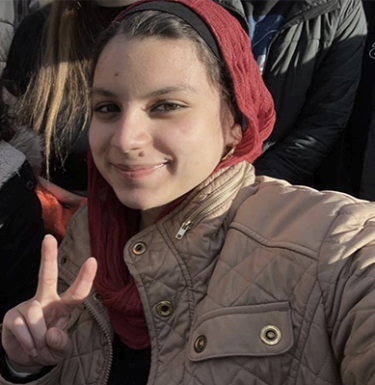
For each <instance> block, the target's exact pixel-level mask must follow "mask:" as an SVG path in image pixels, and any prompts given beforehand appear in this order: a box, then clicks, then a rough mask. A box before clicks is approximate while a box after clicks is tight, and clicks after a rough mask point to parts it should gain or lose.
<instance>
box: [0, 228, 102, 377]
mask: <svg viewBox="0 0 375 385" xmlns="http://www.w3.org/2000/svg"><path fill="white" fill-rule="evenodd" d="M96 269H97V263H96V260H95V259H94V258H89V259H88V260H87V261H86V262H85V263H84V265H83V266H82V267H81V270H80V271H79V274H78V276H77V278H76V280H75V281H74V283H73V284H72V286H70V287H69V289H68V290H67V291H66V292H65V293H64V294H62V295H59V294H58V293H57V280H58V266H57V242H56V239H55V238H54V237H53V236H51V235H47V236H46V237H45V238H44V241H43V245H42V260H41V265H40V270H39V281H38V288H37V292H36V295H35V296H34V297H33V298H31V299H30V300H29V301H26V302H23V303H21V304H20V305H18V306H16V307H15V308H13V309H11V310H10V311H9V312H8V313H7V314H6V315H5V318H4V323H3V333H2V344H3V347H4V349H5V351H6V353H7V355H8V359H9V360H10V363H11V364H12V366H13V367H14V368H15V369H16V370H18V371H21V372H28V373H32V372H35V371H39V370H40V368H41V367H43V366H50V365H56V364H57V363H59V362H61V361H62V360H63V359H64V358H65V357H66V355H67V354H68V352H69V350H70V345H71V342H70V339H69V337H68V334H67V333H66V329H67V326H68V322H69V317H70V314H71V313H72V311H73V310H74V309H75V308H76V307H78V306H79V305H80V304H81V303H82V302H83V301H84V300H85V299H86V298H87V296H88V295H89V293H90V290H91V287H92V284H93V281H94V278H95V274H96Z"/></svg>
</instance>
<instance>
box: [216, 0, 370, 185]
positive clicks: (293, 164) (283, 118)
mask: <svg viewBox="0 0 375 385" xmlns="http://www.w3.org/2000/svg"><path fill="white" fill-rule="evenodd" d="M215 1H217V2H218V3H219V4H221V5H223V6H224V7H227V8H228V9H229V10H231V11H232V12H233V13H236V14H237V15H240V14H242V15H243V17H242V20H243V19H246V21H247V22H248V24H249V36H250V38H251V42H252V52H253V54H254V57H255V59H256V61H257V63H258V65H259V68H260V71H261V72H262V76H263V79H264V82H265V83H266V86H267V88H268V89H269V91H270V92H271V94H272V96H273V99H274V102H275V108H276V116H277V119H276V124H275V128H274V130H273V132H272V134H271V136H270V137H269V138H268V139H267V141H266V142H265V144H264V154H263V155H262V156H261V157H259V158H258V159H257V160H256V162H255V166H256V171H257V173H258V175H268V176H272V177H275V178H281V179H285V180H287V181H288V182H290V183H292V184H309V185H311V184H313V185H315V186H316V187H319V188H324V187H327V185H328V182H327V180H330V181H331V179H332V178H333V176H332V175H337V172H336V168H337V162H336V161H333V160H332V159H330V158H327V157H328V156H329V155H330V154H331V153H332V152H334V149H335V147H336V146H338V143H339V142H340V139H341V137H342V135H343V134H344V131H345V127H346V124H347V121H348V118H349V116H350V112H351V109H352V107H353V103H354V98H355V93H356V88H357V85H358V81H359V77H360V69H361V57H362V52H363V46H364V42H365V38H366V20H365V15H364V12H363V8H362V4H361V1H360V0H323V1H320V0H298V1H283V0H261V1H260V0H251V1H238V0H233V1H222V0H215ZM322 165H323V166H322ZM322 169H323V171H322Z"/></svg>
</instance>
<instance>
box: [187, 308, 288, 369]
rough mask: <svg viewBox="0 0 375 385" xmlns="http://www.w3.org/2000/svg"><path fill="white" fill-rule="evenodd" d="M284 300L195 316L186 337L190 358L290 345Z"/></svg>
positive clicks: (274, 350)
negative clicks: (188, 334)
mask: <svg viewBox="0 0 375 385" xmlns="http://www.w3.org/2000/svg"><path fill="white" fill-rule="evenodd" d="M293 343H294V339H293V328H292V320H291V311H290V307H289V303H288V302H286V301H285V302H274V303H267V304H262V305H251V306H238V307H232V308H225V309H219V310H213V311H211V312H209V313H206V314H204V315H203V316H202V317H201V318H199V319H198V320H197V323H196V325H195V327H194V328H193V332H192V334H191V337H190V341H189V347H188V355H189V359H190V360H191V361H196V362H199V361H203V360H207V359H210V358H220V357H231V356H242V357H256V356H275V355H279V354H283V353H285V352H287V351H288V350H290V349H291V347H292V346H293Z"/></svg>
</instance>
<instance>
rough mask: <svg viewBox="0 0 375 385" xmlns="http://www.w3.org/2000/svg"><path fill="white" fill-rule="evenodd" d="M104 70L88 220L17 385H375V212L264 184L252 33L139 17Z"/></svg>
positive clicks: (261, 110) (10, 342)
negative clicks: (258, 169)
mask: <svg viewBox="0 0 375 385" xmlns="http://www.w3.org/2000/svg"><path fill="white" fill-rule="evenodd" d="M94 64H95V69H94V73H93V81H92V88H91V95H92V96H91V106H92V111H93V114H92V119H91V126H90V133H89V141H90V156H89V158H88V159H89V194H88V205H87V206H83V207H82V208H81V209H80V210H79V212H78V213H77V214H76V215H75V217H74V218H73V219H72V221H71V223H70V226H69V230H68V234H67V236H66V237H65V239H64V241H63V243H62V244H61V246H60V249H59V251H58V250H57V244H56V241H55V240H54V239H53V237H51V236H47V237H46V238H45V241H44V244H43V253H42V254H43V256H42V265H41V269H40V279H39V284H38V288H37V291H36V295H35V297H34V298H32V299H31V300H29V301H27V302H24V303H23V304H21V305H19V306H17V307H16V308H14V309H12V310H10V311H9V312H8V313H7V315H6V317H5V320H4V323H3V331H2V345H3V348H4V352H3V353H2V354H0V358H1V359H2V362H1V365H0V371H1V375H2V377H0V384H1V385H5V384H6V385H9V384H10V383H17V382H22V383H28V382H31V383H32V384H33V385H41V384H53V385H62V384H64V385H71V384H79V385H86V384H98V385H105V384H110V385H114V384H130V385H133V384H137V385H145V384H148V385H165V384H168V385H177V384H179V385H202V384H205V385H206V384H215V385H229V384H272V385H284V384H286V383H288V382H289V383H293V384H294V385H310V384H315V385H327V384H335V385H336V384H341V385H363V384H366V385H373V384H374V378H375V366H374V350H373V349H372V348H371V347H372V346H373V345H374V343H375V334H374V332H373V325H374V322H375V311H374V310H375V301H374V297H375V278H374V277H375V260H374V253H375V226H374V224H375V204H373V203H370V202H363V201H359V200H356V199H355V198H352V197H350V196H348V195H345V194H339V193H335V192H329V191H326V192H319V191H317V190H314V189H312V188H309V187H304V186H292V185H290V184H289V183H287V182H286V181H282V180H277V179H274V178H270V177H264V176H260V177H259V176H258V177H256V176H255V171H254V167H253V166H252V163H253V162H254V160H256V159H257V157H258V156H259V155H260V154H261V152H262V144H263V141H264V140H265V139H266V138H267V136H268V135H270V133H271V131H272V128H273V124H274V121H275V112H274V106H273V103H272V98H271V95H270V94H269V92H268V91H267V89H266V87H265V85H264V83H263V82H262V78H261V76H260V72H259V69H258V67H257V64H256V62H255V61H254V58H253V55H252V53H251V50H250V45H249V39H248V35H247V34H246V33H245V32H244V30H243V29H242V27H241V26H240V24H239V23H238V22H237V20H236V19H235V18H233V17H232V16H231V15H230V14H229V13H228V12H227V11H226V10H225V9H224V8H222V7H220V6H219V5H217V4H215V3H214V2H212V1H210V0H177V1H173V0H171V1H149V2H143V3H137V4H134V5H133V6H132V7H129V8H128V9H127V10H126V11H125V12H124V13H122V14H121V15H119V16H118V18H117V21H116V22H115V23H114V24H113V25H112V27H111V28H110V29H109V30H108V31H107V32H106V33H105V34H104V35H103V37H102V38H101V39H100V45H99V47H98V57H97V60H95V63H94ZM92 256H93V257H94V258H92ZM95 275H96V277H95ZM92 285H93V286H94V288H92ZM21 377H23V378H22V379H21Z"/></svg>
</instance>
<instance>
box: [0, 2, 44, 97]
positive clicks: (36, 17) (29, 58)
mask: <svg viewBox="0 0 375 385" xmlns="http://www.w3.org/2000/svg"><path fill="white" fill-rule="evenodd" d="M50 9H51V7H50V6H48V7H44V8H41V9H38V10H37V11H35V12H33V13H31V14H29V15H27V16H26V17H25V18H24V19H23V20H22V22H21V24H20V25H19V26H18V28H17V29H16V32H15V34H14V37H13V40H12V43H11V46H10V49H9V54H8V58H7V63H6V67H5V69H4V72H3V82H4V85H5V87H6V89H7V90H8V91H9V92H10V93H12V94H13V95H15V96H20V95H21V94H23V93H24V92H25V91H26V88H27V85H28V82H29V78H30V76H31V74H32V73H33V72H34V71H35V70H36V68H37V66H38V60H39V54H40V46H41V43H42V37H43V33H44V27H45V25H46V21H47V19H48V16H49V14H50Z"/></svg>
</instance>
